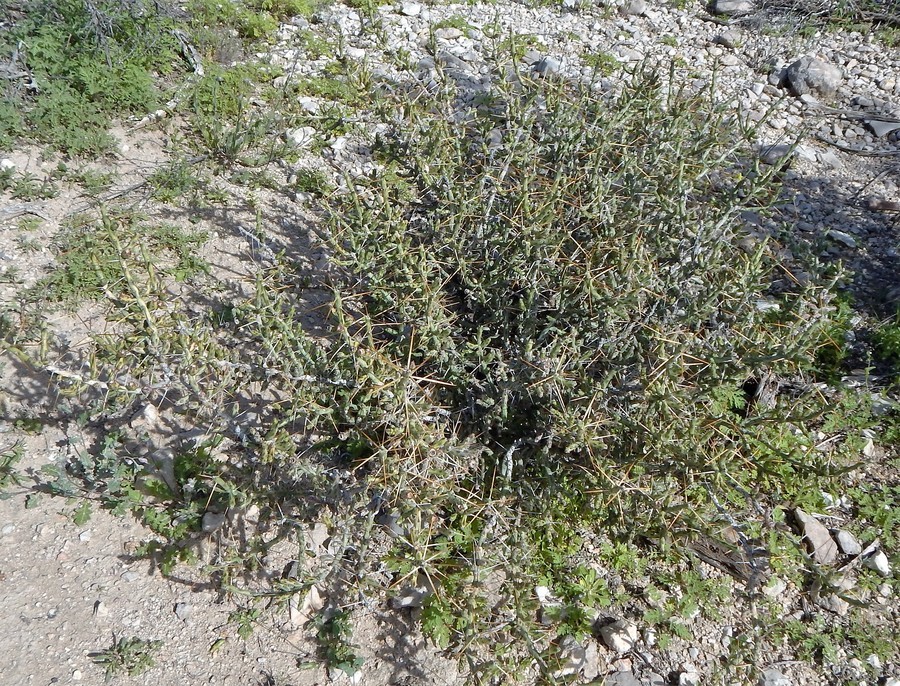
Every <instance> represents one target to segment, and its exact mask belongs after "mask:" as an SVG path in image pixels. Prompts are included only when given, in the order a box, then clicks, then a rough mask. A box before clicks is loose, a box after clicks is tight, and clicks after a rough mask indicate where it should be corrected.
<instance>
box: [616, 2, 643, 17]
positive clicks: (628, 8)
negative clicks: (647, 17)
mask: <svg viewBox="0 0 900 686" xmlns="http://www.w3.org/2000/svg"><path fill="white" fill-rule="evenodd" d="M621 11H622V14H627V15H630V16H633V17H640V16H641V15H643V14H644V13H645V12H646V11H647V3H646V2H644V0H631V1H630V2H628V3H627V4H625V5H622V8H621Z"/></svg>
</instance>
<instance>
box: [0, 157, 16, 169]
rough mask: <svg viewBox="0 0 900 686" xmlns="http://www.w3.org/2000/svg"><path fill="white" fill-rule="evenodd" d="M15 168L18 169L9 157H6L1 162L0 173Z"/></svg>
mask: <svg viewBox="0 0 900 686" xmlns="http://www.w3.org/2000/svg"><path fill="white" fill-rule="evenodd" d="M15 168H16V163H15V162H13V161H12V160H11V159H9V158H8V157H4V158H3V159H2V160H0V171H9V170H11V169H15Z"/></svg>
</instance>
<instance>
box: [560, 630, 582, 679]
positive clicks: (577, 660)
mask: <svg viewBox="0 0 900 686" xmlns="http://www.w3.org/2000/svg"><path fill="white" fill-rule="evenodd" d="M558 651H559V653H558V659H559V664H560V667H559V669H557V670H556V671H555V672H553V678H554V679H561V678H563V677H567V676H572V675H573V674H578V672H580V671H581V670H582V669H583V668H584V664H585V649H584V646H583V645H581V644H580V643H579V642H578V641H576V640H575V639H574V638H573V637H571V636H565V637H563V639H562V640H561V641H560V642H559V646H558Z"/></svg>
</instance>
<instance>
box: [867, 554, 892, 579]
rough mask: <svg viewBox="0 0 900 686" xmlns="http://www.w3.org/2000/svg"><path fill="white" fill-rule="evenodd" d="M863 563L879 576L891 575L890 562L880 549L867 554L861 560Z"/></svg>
mask: <svg viewBox="0 0 900 686" xmlns="http://www.w3.org/2000/svg"><path fill="white" fill-rule="evenodd" d="M863 564H864V565H865V566H866V567H868V568H869V569H874V570H875V571H876V572H878V573H879V574H881V576H885V577H887V576H890V575H891V564H890V562H888V558H887V555H885V554H884V551H882V550H876V551H875V552H874V553H872V554H871V555H868V556H867V557H866V558H865V559H864V560H863Z"/></svg>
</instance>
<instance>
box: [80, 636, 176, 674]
mask: <svg viewBox="0 0 900 686" xmlns="http://www.w3.org/2000/svg"><path fill="white" fill-rule="evenodd" d="M162 645H163V643H162V641H150V640H146V639H143V638H138V637H136V636H134V637H132V638H114V639H113V642H112V645H111V646H110V647H109V648H106V649H104V650H100V651H97V652H95V653H91V654H90V657H91V658H92V659H93V661H94V662H96V663H97V664H100V665H104V666H105V667H106V677H107V679H111V678H112V677H114V676H116V675H119V674H122V673H125V674H127V675H128V676H138V675H139V674H143V673H144V672H146V671H147V670H148V669H150V668H151V667H153V664H154V662H153V655H154V653H156V652H158V651H159V649H160V648H162Z"/></svg>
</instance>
